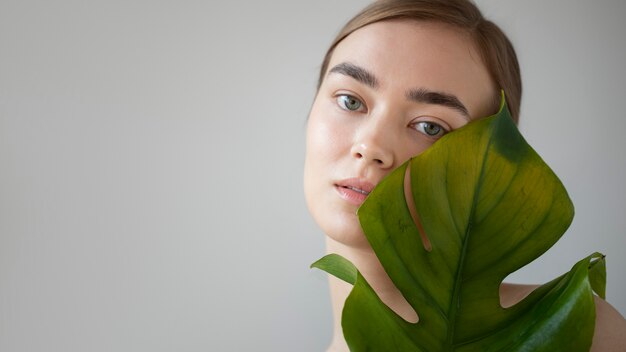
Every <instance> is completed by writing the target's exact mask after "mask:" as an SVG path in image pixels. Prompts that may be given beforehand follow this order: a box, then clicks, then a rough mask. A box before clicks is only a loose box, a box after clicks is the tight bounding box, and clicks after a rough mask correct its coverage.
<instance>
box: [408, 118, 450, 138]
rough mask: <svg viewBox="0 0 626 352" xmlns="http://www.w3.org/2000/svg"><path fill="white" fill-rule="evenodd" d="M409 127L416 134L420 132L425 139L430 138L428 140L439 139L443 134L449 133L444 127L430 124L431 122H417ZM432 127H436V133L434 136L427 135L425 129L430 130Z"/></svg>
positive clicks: (433, 123)
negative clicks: (415, 131)
mask: <svg viewBox="0 0 626 352" xmlns="http://www.w3.org/2000/svg"><path fill="white" fill-rule="evenodd" d="M411 127H413V128H414V129H415V130H417V131H418V132H420V133H422V134H424V135H426V136H427V137H430V138H441V137H443V136H444V135H445V134H447V133H448V132H450V131H449V130H448V129H446V128H445V127H443V126H441V125H440V124H438V123H436V122H432V121H417V122H414V123H411ZM432 127H436V128H437V129H438V132H437V133H436V134H429V133H428V132H427V128H432Z"/></svg>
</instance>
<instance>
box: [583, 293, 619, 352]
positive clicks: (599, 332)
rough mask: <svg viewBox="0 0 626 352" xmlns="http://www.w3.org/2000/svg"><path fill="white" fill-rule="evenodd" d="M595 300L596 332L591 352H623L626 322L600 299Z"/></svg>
mask: <svg viewBox="0 0 626 352" xmlns="http://www.w3.org/2000/svg"><path fill="white" fill-rule="evenodd" d="M595 299H596V330H595V333H594V335H593V343H592V345H591V351H603V352H625V351H626V320H625V319H624V317H623V316H622V315H621V314H620V313H619V312H618V311H617V310H616V309H615V308H613V306H611V305H610V304H609V303H607V302H606V301H605V300H603V299H602V298H600V297H595Z"/></svg>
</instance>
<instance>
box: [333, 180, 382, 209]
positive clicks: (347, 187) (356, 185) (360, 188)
mask: <svg viewBox="0 0 626 352" xmlns="http://www.w3.org/2000/svg"><path fill="white" fill-rule="evenodd" d="M335 189H336V190H337V192H338V193H339V196H340V197H341V198H343V199H344V200H346V201H348V202H350V203H352V204H355V205H359V206H360V205H361V204H362V203H363V202H364V201H365V199H366V198H367V196H368V195H369V194H370V192H371V191H372V190H373V189H374V184H373V183H371V182H368V181H366V180H363V179H359V178H350V179H346V180H342V181H339V182H337V183H335Z"/></svg>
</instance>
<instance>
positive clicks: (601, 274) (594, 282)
mask: <svg viewBox="0 0 626 352" xmlns="http://www.w3.org/2000/svg"><path fill="white" fill-rule="evenodd" d="M591 260H592V261H591V263H590V264H589V283H590V284H591V288H592V289H593V291H594V292H595V293H597V294H598V296H600V298H602V299H605V298H606V260H605V259H604V255H603V254H602V253H598V252H596V253H594V254H592V255H591Z"/></svg>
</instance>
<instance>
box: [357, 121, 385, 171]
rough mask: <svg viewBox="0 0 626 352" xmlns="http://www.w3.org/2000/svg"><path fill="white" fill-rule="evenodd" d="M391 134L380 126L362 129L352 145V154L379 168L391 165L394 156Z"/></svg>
mask: <svg viewBox="0 0 626 352" xmlns="http://www.w3.org/2000/svg"><path fill="white" fill-rule="evenodd" d="M393 138H394V137H393V136H391V135H390V133H386V132H385V130H384V129H383V128H382V126H371V128H369V129H368V130H367V131H362V133H360V134H359V136H358V137H357V139H356V140H355V141H354V144H353V145H352V149H351V153H352V156H353V157H354V158H356V159H358V160H360V161H363V162H365V163H367V164H372V165H374V166H377V167H379V168H381V169H388V168H391V167H392V166H393V163H394V156H393V149H392V148H391V145H392V144H393V142H394V141H393Z"/></svg>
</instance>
